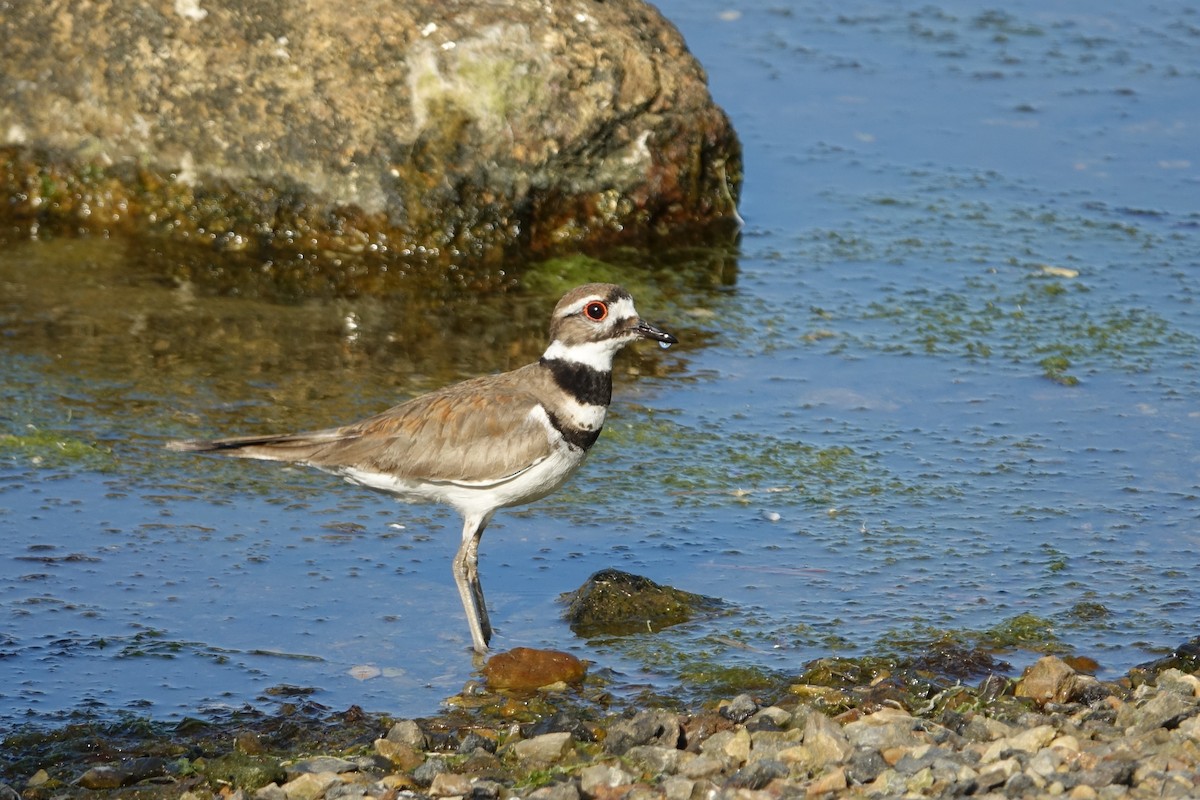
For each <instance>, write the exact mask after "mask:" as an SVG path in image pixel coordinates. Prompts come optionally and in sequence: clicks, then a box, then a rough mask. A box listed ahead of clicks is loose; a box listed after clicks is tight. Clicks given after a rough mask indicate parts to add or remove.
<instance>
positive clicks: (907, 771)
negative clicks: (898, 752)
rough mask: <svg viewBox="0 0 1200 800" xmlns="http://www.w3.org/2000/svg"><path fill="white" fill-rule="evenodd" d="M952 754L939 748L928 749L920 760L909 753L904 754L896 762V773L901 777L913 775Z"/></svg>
mask: <svg viewBox="0 0 1200 800" xmlns="http://www.w3.org/2000/svg"><path fill="white" fill-rule="evenodd" d="M952 755H953V753H951V752H949V751H948V750H943V749H942V748H940V747H930V748H929V749H928V750H926V751H925V752H924V753H922V754H921V757H920V758H915V757H913V755H912V754H911V753H905V754H904V756H903V757H901V759H900V760H899V761H897V762H896V772H899V773H900V774H901V775H915V774H916V773H918V772H920V771H921V770H923V769H925V768H926V767H931V766H933V763H934V762H935V761H937V760H938V759H941V758H947V757H949V756H952Z"/></svg>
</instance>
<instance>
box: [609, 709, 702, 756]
mask: <svg viewBox="0 0 1200 800" xmlns="http://www.w3.org/2000/svg"><path fill="white" fill-rule="evenodd" d="M682 743H683V727H682V726H681V725H680V724H679V716H678V715H676V714H673V713H671V712H670V711H663V710H658V709H656V710H651V711H641V712H638V713H637V714H636V715H634V717H633V718H632V719H624V720H620V721H618V722H615V723H613V724H612V725H611V726H610V727H609V729H608V736H607V737H606V738H605V740H604V749H605V751H606V752H608V753H612V754H613V755H618V756H619V755H622V754H624V753H625V751H627V750H628V749H629V748H631V747H635V746H637V745H640V744H652V745H657V746H659V747H675V748H678V747H680V746H681V745H682Z"/></svg>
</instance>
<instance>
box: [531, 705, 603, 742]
mask: <svg viewBox="0 0 1200 800" xmlns="http://www.w3.org/2000/svg"><path fill="white" fill-rule="evenodd" d="M564 731H565V732H567V733H569V734H571V738H573V739H575V740H576V741H578V742H594V741H596V735H595V734H594V733H592V730H591V728H589V727H588V726H587V725H586V724H585V723H584V722H583V720H581V719H580V718H579V716H578V715H577V714H572V713H570V712H568V711H556V712H555V713H553V714H551V715H550V716H548V717H541V718H540V719H538V720H537V722H534V723H533V724H532V725H529V726H528V728H526V727H525V726H522V729H521V735H522V736H524V737H526V738H530V737H533V736H541V735H542V734H543V733H562V732H564Z"/></svg>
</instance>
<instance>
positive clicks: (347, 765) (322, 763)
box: [284, 756, 358, 780]
mask: <svg viewBox="0 0 1200 800" xmlns="http://www.w3.org/2000/svg"><path fill="white" fill-rule="evenodd" d="M357 771H358V764H356V763H354V762H353V761H347V760H346V759H344V758H337V757H336V756H316V757H315V758H306V759H303V760H301V761H297V762H295V763H294V764H289V765H287V766H286V767H284V772H285V773H287V777H288V780H292V779H293V778H295V777H296V776H297V775H301V774H303V773H305V772H337V773H342V772H357Z"/></svg>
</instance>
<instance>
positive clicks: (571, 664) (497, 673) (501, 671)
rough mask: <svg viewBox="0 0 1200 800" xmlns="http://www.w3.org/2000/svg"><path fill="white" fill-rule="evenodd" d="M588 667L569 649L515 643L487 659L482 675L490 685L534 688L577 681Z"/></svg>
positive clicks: (492, 686)
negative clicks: (550, 648)
mask: <svg viewBox="0 0 1200 800" xmlns="http://www.w3.org/2000/svg"><path fill="white" fill-rule="evenodd" d="M586 671H587V667H586V666H585V665H584V663H583V662H582V661H580V660H579V659H578V658H576V657H575V656H573V655H571V654H570V653H562V652H559V651H557V650H535V649H533V648H530V647H514V648H513V649H512V650H509V651H508V652H506V653H497V654H496V655H494V656H492V657H491V658H490V659H488V662H487V664H486V665H485V666H484V668H483V677H484V680H486V681H487V685H488V688H490V689H537V688H538V687H540V686H549V685H550V684H552V683H558V682H560V681H561V682H563V683H578V682H579V681H581V680H583V676H584V673H585V672H586Z"/></svg>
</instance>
